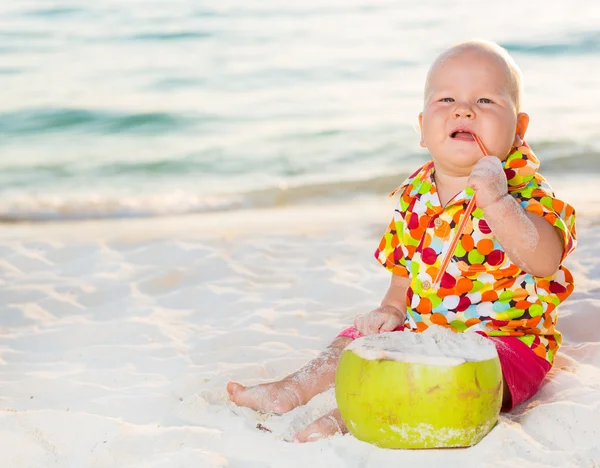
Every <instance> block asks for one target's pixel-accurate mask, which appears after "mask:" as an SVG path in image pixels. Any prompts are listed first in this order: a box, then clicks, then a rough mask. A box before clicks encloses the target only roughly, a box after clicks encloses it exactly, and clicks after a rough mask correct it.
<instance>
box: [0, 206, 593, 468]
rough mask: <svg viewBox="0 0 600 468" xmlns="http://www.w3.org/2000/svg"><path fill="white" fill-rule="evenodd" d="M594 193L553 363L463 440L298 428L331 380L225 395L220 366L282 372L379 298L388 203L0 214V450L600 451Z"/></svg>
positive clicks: (133, 455)
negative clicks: (299, 389)
mask: <svg viewBox="0 0 600 468" xmlns="http://www.w3.org/2000/svg"><path fill="white" fill-rule="evenodd" d="M597 206H598V205H590V206H589V210H588V211H587V212H586V211H585V210H583V211H582V210H581V208H580V210H579V211H580V223H579V237H580V245H579V249H578V250H577V251H576V253H575V254H574V255H573V256H572V257H571V258H570V259H569V260H568V265H569V266H570V267H571V269H572V271H573V272H574V274H575V275H576V279H577V289H576V292H575V293H574V294H573V295H572V297H571V299H570V300H569V301H568V302H567V303H566V304H565V305H564V306H563V307H562V308H561V311H560V315H561V320H560V330H561V331H562V332H563V333H564V338H565V340H564V345H563V347H562V348H561V351H560V353H559V355H558V357H557V359H556V366H555V368H554V370H553V371H552V372H551V374H550V375H549V377H548V378H547V382H546V384H545V386H544V387H543V389H542V390H541V391H540V392H539V394H538V396H537V397H536V398H535V399H534V400H533V401H531V402H529V403H527V404H524V405H521V406H520V407H518V408H516V409H515V410H514V411H513V412H512V413H510V414H507V415H506V414H505V415H502V416H501V418H500V423H499V424H498V425H497V426H496V427H495V428H494V429H493V430H492V432H491V433H490V434H489V435H488V436H487V437H486V438H485V439H484V440H483V441H482V442H481V443H480V444H478V445H477V446H475V447H473V448H469V449H460V450H428V451H392V450H383V449H379V448H377V447H374V446H371V445H368V444H365V443H362V442H359V441H357V440H356V439H354V438H353V437H352V436H351V435H345V436H341V435H338V436H335V437H332V438H330V439H326V440H322V441H318V442H315V443H311V444H292V443H288V442H286V441H285V439H288V438H289V437H290V436H291V434H293V433H294V431H295V430H298V429H300V428H301V427H303V426H304V425H305V424H307V423H308V422H310V421H311V420H312V419H314V418H315V417H317V416H319V415H321V414H323V413H324V412H326V411H328V410H329V409H330V408H331V407H332V406H333V404H334V399H333V395H332V393H331V391H330V392H328V393H327V394H324V395H321V396H319V397H317V398H315V399H314V400H313V401H312V402H311V403H310V404H309V405H308V406H306V407H300V408H297V409H296V410H294V411H292V412H291V413H288V414H286V415H283V416H269V415H260V414H257V413H255V412H254V411H251V410H248V409H243V408H237V407H234V406H233V405H232V404H230V403H228V401H227V398H226V392H225V384H226V382H227V381H229V380H231V379H235V380H238V381H241V382H243V383H246V384H255V383H259V382H265V381H268V380H272V379H276V378H280V377H282V376H284V375H286V374H287V373H289V372H291V371H293V370H295V369H297V368H298V367H300V366H301V365H302V364H304V363H305V362H306V361H307V360H308V359H310V358H312V357H314V356H316V355H317V353H318V352H319V351H320V350H322V349H323V348H324V347H325V346H326V345H327V343H328V342H329V341H330V340H331V339H332V338H333V337H334V336H335V335H336V334H337V333H338V332H339V331H340V330H341V329H342V328H343V327H345V326H347V325H348V324H350V323H352V319H353V317H354V316H355V315H356V314H358V313H361V312H365V311H368V310H370V309H371V308H373V307H374V306H375V305H376V304H377V303H378V302H379V301H380V299H381V297H382V294H383V292H384V291H385V289H386V287H387V284H388V278H389V277H388V274H387V273H386V272H385V270H384V269H383V268H382V267H380V266H379V265H378V264H377V263H376V262H375V260H374V259H373V257H372V253H373V250H374V249H375V247H376V245H377V242H378V240H379V236H380V235H381V233H382V232H383V230H384V229H385V227H386V225H387V222H388V220H389V219H390V218H391V213H392V212H391V210H392V206H391V205H390V204H386V203H385V202H381V201H379V204H378V205H375V206H373V205H371V204H370V202H367V201H365V202H363V203H354V204H346V205H344V206H339V207H336V208H335V211H334V213H335V216H333V217H330V216H329V215H330V214H331V213H332V211H331V210H329V209H326V208H325V207H322V208H319V209H318V210H317V209H312V210H310V209H307V208H299V207H297V208H293V209H287V210H285V211H277V210H270V211H263V212H254V213H250V212H247V213H226V214H218V215H217V214H215V215H210V216H190V217H186V218H179V219H153V220H140V221H123V222H115V221H113V222H92V223H65V224H58V225H52V224H45V225H37V226H24V225H13V226H6V225H5V226H2V229H1V230H0V291H1V296H0V300H1V304H0V306H1V308H0V325H1V335H0V411H1V412H0V466H1V467H2V468H9V467H19V468H24V467H36V468H38V467H47V466H51V467H53V466H60V467H243V468H246V467H249V468H259V467H306V466H310V467H311V468H321V467H323V468H325V467H327V468H332V467H384V466H444V467H451V466H457V467H461V468H464V467H469V466H478V467H479V466H494V467H496V466H506V467H508V466H527V467H538V466H560V467H561V468H562V467H569V466H577V467H582V466H585V467H589V466H600V443H599V442H598V441H600V332H599V330H600V259H599V257H600V218H598V210H597ZM257 423H261V424H263V425H264V426H266V427H268V428H269V429H271V430H272V431H273V432H271V433H268V432H262V431H260V430H258V429H256V425H257Z"/></svg>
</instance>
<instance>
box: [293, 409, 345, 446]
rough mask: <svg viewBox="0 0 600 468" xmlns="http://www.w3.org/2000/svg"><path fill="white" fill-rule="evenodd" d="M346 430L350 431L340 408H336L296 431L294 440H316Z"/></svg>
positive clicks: (342, 432)
mask: <svg viewBox="0 0 600 468" xmlns="http://www.w3.org/2000/svg"><path fill="white" fill-rule="evenodd" d="M346 432H348V428H347V427H346V424H344V421H343V420H342V416H341V415H340V410H338V409H337V408H336V409H334V410H331V411H330V412H329V413H327V414H326V415H325V416H321V417H320V418H319V419H317V420H316V421H313V422H312V423H310V424H309V425H308V426H306V427H305V428H304V429H302V430H301V431H300V432H298V433H296V435H295V436H294V438H293V439H292V442H315V441H317V440H319V439H323V438H325V437H329V436H332V435H335V434H345V433H346Z"/></svg>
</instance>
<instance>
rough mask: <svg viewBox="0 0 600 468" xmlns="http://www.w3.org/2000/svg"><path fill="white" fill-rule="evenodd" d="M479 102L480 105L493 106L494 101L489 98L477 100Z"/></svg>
mask: <svg viewBox="0 0 600 468" xmlns="http://www.w3.org/2000/svg"><path fill="white" fill-rule="evenodd" d="M477 102H478V103H479V104H492V100H491V99H488V98H481V99H478V100H477Z"/></svg>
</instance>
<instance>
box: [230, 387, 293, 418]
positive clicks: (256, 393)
mask: <svg viewBox="0 0 600 468" xmlns="http://www.w3.org/2000/svg"><path fill="white" fill-rule="evenodd" d="M227 393H229V399H230V400H231V401H233V402H234V403H235V404H236V405H238V406H246V407H248V408H250V409H253V410H255V411H260V412H263V413H279V414H283V413H287V412H288V411H291V410H293V409H294V408H295V407H296V406H300V405H303V404H304V403H305V401H304V400H303V397H302V393H301V391H300V389H299V388H298V385H297V384H294V383H293V382H289V381H286V380H280V381H278V382H271V383H267V384H261V385H255V386H253V387H245V386H244V385H242V384H239V383H237V382H229V383H228V384H227Z"/></svg>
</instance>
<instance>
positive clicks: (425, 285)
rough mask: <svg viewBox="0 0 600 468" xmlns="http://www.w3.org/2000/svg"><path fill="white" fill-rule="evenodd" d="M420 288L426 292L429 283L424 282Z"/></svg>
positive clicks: (429, 285)
mask: <svg viewBox="0 0 600 468" xmlns="http://www.w3.org/2000/svg"><path fill="white" fill-rule="evenodd" d="M421 287H422V288H423V291H427V290H428V289H429V288H430V287H431V283H430V282H429V281H427V280H425V281H423V283H422V284H421Z"/></svg>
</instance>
